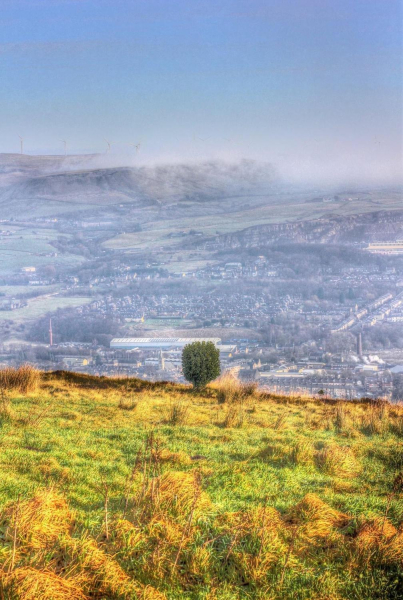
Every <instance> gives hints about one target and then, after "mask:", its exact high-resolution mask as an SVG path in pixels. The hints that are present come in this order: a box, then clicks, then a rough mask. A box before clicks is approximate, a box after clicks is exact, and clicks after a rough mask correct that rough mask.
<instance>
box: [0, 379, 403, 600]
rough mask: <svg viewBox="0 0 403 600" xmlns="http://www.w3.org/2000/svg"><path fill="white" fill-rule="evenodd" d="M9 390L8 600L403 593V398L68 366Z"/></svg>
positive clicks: (3, 547) (1, 476) (0, 489)
mask: <svg viewBox="0 0 403 600" xmlns="http://www.w3.org/2000/svg"><path fill="white" fill-rule="evenodd" d="M22 375H24V373H23V374H22ZM0 388H1V389H2V391H1V395H0V422H1V428H0V445H1V458H0V503H1V504H0V510H1V514H0V565H1V571H0V577H1V584H0V598H3V599H9V600H12V599H23V600H30V599H34V598H35V599H38V598H41V599H45V600H46V599H48V600H58V599H63V598H68V599H70V600H74V599H84V598H98V599H101V598H102V599H131V598H148V599H156V598H169V599H179V598H180V599H183V598H186V599H189V600H190V599H206V600H207V599H209V600H213V599H216V600H229V599H236V598H240V599H241V598H245V599H246V598H261V599H263V598H265V599H273V600H274V599H307V600H308V599H309V600H313V599H315V600H325V599H326V600H337V599H342V598H343V599H357V600H358V599H373V598H379V599H381V598H385V599H386V598H396V599H397V598H401V597H402V596H403V528H402V523H403V475H402V471H403V407H402V406H391V405H387V404H381V403H379V404H377V403H351V402H349V403H347V402H330V401H329V402H326V401H319V400H316V399H312V398H300V397H293V398H284V397H273V396H270V395H267V394H265V395H262V394H259V393H258V392H256V390H254V389H253V388H252V387H240V386H239V385H236V384H233V383H231V382H230V381H228V380H227V381H224V382H223V383H222V384H215V385H214V386H212V387H210V388H208V389H207V390H206V391H205V392H203V393H194V392H192V390H190V389H189V388H187V387H185V386H179V385H173V384H164V383H156V384H152V383H149V382H143V381H139V380H135V379H129V380H128V379H105V378H101V379H98V378H95V377H90V376H85V375H75V374H69V373H63V372H58V373H52V374H43V375H42V376H41V377H40V379H39V381H37V377H36V375H35V374H32V373H29V372H27V373H25V377H22V376H20V377H18V378H17V380H15V377H14V376H13V374H11V376H10V373H9V376H8V377H7V376H6V374H5V375H4V376H3V377H1V375H0Z"/></svg>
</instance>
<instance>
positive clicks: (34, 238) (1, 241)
mask: <svg viewBox="0 0 403 600" xmlns="http://www.w3.org/2000/svg"><path fill="white" fill-rule="evenodd" d="M7 229H8V230H10V231H11V232H12V235H11V236H4V237H3V236H0V264H1V267H0V275H6V274H8V273H12V272H14V271H16V270H19V269H22V268H23V267H40V266H43V265H48V264H52V265H55V266H56V267H57V266H66V265H74V264H78V263H80V262H82V261H83V260H84V259H83V258H81V257H79V256H76V255H72V254H60V253H59V254H58V256H56V257H54V256H51V254H52V253H54V252H56V249H55V247H54V246H52V245H51V241H52V240H54V239H56V238H57V236H58V232H57V231H55V230H52V229H38V230H37V231H35V230H31V229H28V228H25V227H9V226H7Z"/></svg>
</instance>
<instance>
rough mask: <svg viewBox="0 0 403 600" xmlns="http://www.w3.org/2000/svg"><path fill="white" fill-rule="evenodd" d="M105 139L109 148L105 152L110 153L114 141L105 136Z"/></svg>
mask: <svg viewBox="0 0 403 600" xmlns="http://www.w3.org/2000/svg"><path fill="white" fill-rule="evenodd" d="M104 140H105V142H106V143H107V144H108V149H107V151H106V153H105V154H108V152H110V151H111V146H112V144H113V142H109V141H108V140H107V139H106V138H104Z"/></svg>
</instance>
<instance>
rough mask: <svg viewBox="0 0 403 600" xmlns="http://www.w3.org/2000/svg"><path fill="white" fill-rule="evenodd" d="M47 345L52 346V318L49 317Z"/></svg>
mask: <svg viewBox="0 0 403 600" xmlns="http://www.w3.org/2000/svg"><path fill="white" fill-rule="evenodd" d="M49 346H53V331H52V319H49Z"/></svg>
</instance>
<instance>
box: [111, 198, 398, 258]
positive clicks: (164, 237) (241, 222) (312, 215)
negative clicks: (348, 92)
mask: <svg viewBox="0 0 403 600" xmlns="http://www.w3.org/2000/svg"><path fill="white" fill-rule="evenodd" d="M401 207H402V201H401V196H400V195H399V194H397V193H396V194H394V193H390V194H386V196H382V195H381V194H379V195H378V194H374V196H373V197H366V198H361V197H360V198H357V199H353V200H351V201H348V202H347V201H338V202H329V203H325V204H324V203H318V202H303V201H301V200H299V201H298V202H296V201H295V199H293V198H292V197H283V196H279V197H273V198H268V199H267V202H266V203H265V204H261V205H259V206H252V207H243V208H242V207H240V208H239V210H236V211H235V210H231V209H230V207H229V209H228V211H221V212H218V213H217V214H215V213H214V212H211V207H209V206H207V207H206V214H205V215H201V216H200V215H198V214H197V213H196V214H195V215H192V216H189V217H183V218H175V219H167V218H164V219H158V218H156V219H155V220H153V221H152V222H149V223H145V224H143V231H140V232H136V233H124V234H120V235H118V236H116V237H114V238H111V239H109V240H108V241H107V242H105V244H104V245H105V247H107V248H110V249H114V250H125V249H131V248H135V249H138V250H144V249H150V248H153V249H154V250H158V248H159V247H161V246H163V247H166V248H168V249H171V248H173V247H175V246H177V245H178V244H180V239H181V238H179V239H178V238H175V237H173V238H172V237H171V238H170V237H168V236H169V234H171V233H173V232H179V231H189V230H191V229H196V230H197V231H202V232H203V233H204V235H206V236H211V235H215V234H216V233H217V232H218V233H220V234H225V233H233V232H235V231H240V230H242V229H246V228H247V227H252V226H254V225H266V224H270V223H283V222H286V221H305V220H311V219H318V218H320V217H326V216H328V215H345V216H347V215H354V214H360V213H367V212H374V211H379V210H401Z"/></svg>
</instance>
